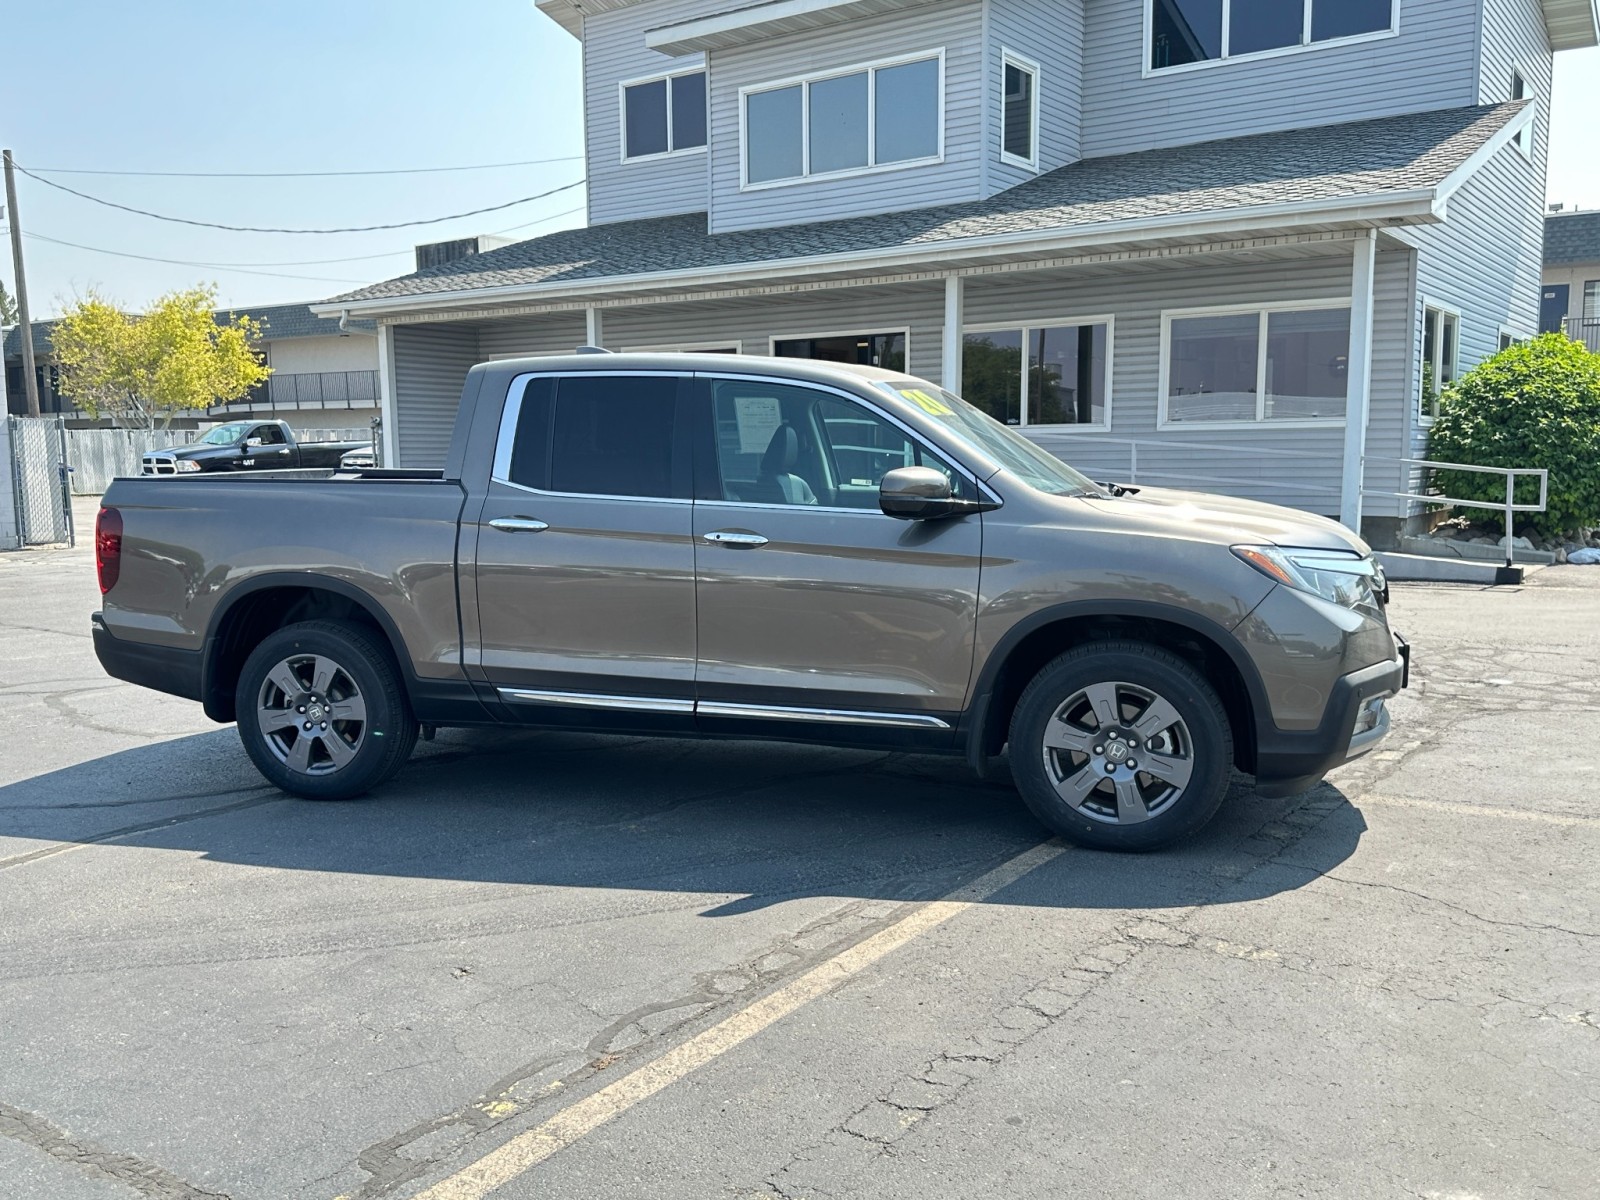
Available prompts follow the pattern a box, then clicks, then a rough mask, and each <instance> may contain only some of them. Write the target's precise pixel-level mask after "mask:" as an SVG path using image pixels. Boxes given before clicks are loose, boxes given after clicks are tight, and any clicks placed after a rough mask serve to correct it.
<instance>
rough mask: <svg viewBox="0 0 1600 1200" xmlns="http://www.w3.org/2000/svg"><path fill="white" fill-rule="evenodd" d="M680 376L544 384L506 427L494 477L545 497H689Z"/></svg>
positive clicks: (529, 392) (579, 378)
mask: <svg viewBox="0 0 1600 1200" xmlns="http://www.w3.org/2000/svg"><path fill="white" fill-rule="evenodd" d="M678 391H679V377H678V376H675V375H600V374H595V375H567V376H558V377H557V376H536V377H534V378H533V379H531V380H529V381H528V383H527V385H526V387H525V388H524V389H523V392H522V395H521V396H520V397H514V398H513V400H512V403H514V404H515V405H516V410H515V413H514V414H513V413H511V412H508V413H507V414H506V420H505V422H504V423H503V424H502V426H501V432H500V444H499V445H498V446H497V448H496V453H495V470H494V477H495V478H497V479H501V480H504V481H505V482H508V483H513V484H517V485H518V486H521V487H527V488H535V489H538V490H539V491H550V492H566V493H570V494H575V495H590V496H640V497H654V498H662V499H686V498H687V497H688V479H687V476H688V461H687V460H688V454H687V444H688V439H687V435H686V431H683V430H680V428H679V422H678V407H679V406H678Z"/></svg>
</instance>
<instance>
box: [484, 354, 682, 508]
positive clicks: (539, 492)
mask: <svg viewBox="0 0 1600 1200" xmlns="http://www.w3.org/2000/svg"><path fill="white" fill-rule="evenodd" d="M596 377H604V378H607V379H692V378H693V377H694V372H693V371H627V370H621V371H525V372H523V373H522V374H521V375H517V376H515V377H513V378H512V380H511V382H510V384H509V385H507V387H506V401H505V405H504V407H502V408H501V410H500V429H499V431H498V432H497V433H496V434H495V442H494V463H493V465H492V466H491V467H490V469H489V482H490V483H501V484H504V485H505V486H506V487H511V488H516V489H517V490H518V491H519V492H527V493H529V494H530V495H534V496H551V497H558V496H569V497H571V498H572V499H574V500H629V501H633V502H636V503H643V504H693V503H694V501H693V500H690V499H684V498H680V497H677V496H614V495H611V494H610V493H604V492H554V491H546V490H544V489H542V488H536V487H529V486H528V485H527V484H525V483H516V482H514V481H513V480H512V479H511V478H510V473H511V451H512V447H513V446H514V444H515V442H516V437H517V421H518V420H519V419H520V418H521V416H522V397H523V394H524V393H525V392H526V391H527V390H528V384H529V383H530V382H532V381H533V380H534V379H594V378H596Z"/></svg>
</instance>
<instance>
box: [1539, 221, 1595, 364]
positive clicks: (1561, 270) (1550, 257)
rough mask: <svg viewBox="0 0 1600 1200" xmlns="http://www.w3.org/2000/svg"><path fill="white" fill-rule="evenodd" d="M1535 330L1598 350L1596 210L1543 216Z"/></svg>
mask: <svg viewBox="0 0 1600 1200" xmlns="http://www.w3.org/2000/svg"><path fill="white" fill-rule="evenodd" d="M1539 330H1540V332H1541V333H1554V332H1558V331H1559V332H1562V333H1565V334H1566V335H1567V336H1568V337H1571V338H1576V339H1577V340H1578V341H1580V342H1582V343H1583V344H1584V345H1586V346H1588V347H1589V349H1591V350H1593V351H1595V352H1596V353H1600V209H1589V210H1586V211H1574V212H1553V213H1551V214H1550V215H1549V216H1548V217H1546V218H1545V222H1544V294H1543V296H1542V298H1541V303H1540V308H1539Z"/></svg>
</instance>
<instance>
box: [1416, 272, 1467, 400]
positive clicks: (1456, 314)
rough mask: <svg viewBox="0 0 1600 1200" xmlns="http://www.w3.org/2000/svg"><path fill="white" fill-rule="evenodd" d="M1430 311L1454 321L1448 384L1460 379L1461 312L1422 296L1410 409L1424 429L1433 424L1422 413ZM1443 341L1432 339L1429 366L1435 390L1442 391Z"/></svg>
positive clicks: (1453, 306) (1441, 302)
mask: <svg viewBox="0 0 1600 1200" xmlns="http://www.w3.org/2000/svg"><path fill="white" fill-rule="evenodd" d="M1430 309H1431V310H1432V311H1434V312H1437V313H1442V314H1444V315H1445V316H1447V317H1451V318H1453V319H1454V320H1455V323H1456V336H1455V341H1454V344H1453V345H1452V347H1451V349H1452V350H1453V351H1454V357H1453V361H1452V362H1451V364H1450V382H1451V383H1454V382H1455V381H1456V380H1457V379H1459V378H1460V377H1461V310H1460V309H1459V308H1457V307H1456V306H1455V305H1453V304H1446V303H1444V302H1443V301H1442V300H1434V299H1432V298H1431V297H1429V296H1423V297H1422V305H1421V310H1422V323H1421V324H1420V325H1419V326H1418V327H1417V392H1416V400H1417V402H1416V404H1415V405H1414V406H1413V407H1412V412H1414V413H1415V414H1416V418H1417V424H1418V425H1420V426H1422V427H1423V428H1424V429H1426V428H1427V427H1428V426H1430V425H1432V424H1433V422H1434V415H1433V414H1432V413H1431V412H1423V411H1422V399H1423V396H1422V352H1423V348H1424V347H1425V346H1427V344H1428V312H1429V310H1430ZM1443 340H1444V339H1443V338H1435V339H1434V343H1433V362H1432V363H1431V364H1429V365H1431V366H1432V367H1433V382H1434V387H1435V389H1436V390H1438V389H1442V385H1441V384H1440V383H1439V375H1440V371H1439V367H1440V365H1441V364H1442V362H1443V359H1442V357H1441V354H1442V350H1443V348H1442V347H1441V346H1440V342H1442V341H1443Z"/></svg>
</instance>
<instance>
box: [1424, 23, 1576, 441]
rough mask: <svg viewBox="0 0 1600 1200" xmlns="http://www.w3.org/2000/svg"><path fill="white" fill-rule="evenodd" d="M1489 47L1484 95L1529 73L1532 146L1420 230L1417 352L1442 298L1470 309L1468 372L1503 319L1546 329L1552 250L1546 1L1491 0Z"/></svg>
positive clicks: (1492, 168)
mask: <svg viewBox="0 0 1600 1200" xmlns="http://www.w3.org/2000/svg"><path fill="white" fill-rule="evenodd" d="M1483 47H1484V51H1483V65H1482V78H1481V87H1482V93H1481V95H1482V99H1483V100H1485V101H1501V100H1506V99H1508V98H1509V97H1510V94H1511V72H1512V70H1513V68H1515V69H1518V70H1520V71H1522V73H1523V76H1524V78H1526V80H1527V82H1528V94H1529V96H1530V98H1531V99H1532V100H1533V101H1534V105H1535V112H1534V120H1533V129H1532V134H1533V141H1532V155H1531V157H1525V156H1524V155H1523V154H1522V153H1521V152H1520V151H1519V150H1517V149H1516V147H1514V146H1506V147H1505V148H1504V149H1502V150H1501V151H1500V152H1499V153H1498V154H1496V155H1495V156H1494V157H1493V158H1492V159H1491V160H1490V161H1489V162H1488V163H1487V164H1486V165H1485V166H1484V168H1483V169H1482V170H1481V171H1479V172H1478V174H1477V175H1475V176H1474V177H1473V178H1472V179H1471V180H1469V181H1468V182H1467V183H1466V184H1465V185H1463V186H1462V187H1461V189H1460V190H1459V191H1457V192H1456V194H1455V195H1454V196H1452V197H1451V199H1450V201H1449V206H1448V210H1447V216H1446V219H1445V221H1444V222H1443V223H1442V224H1439V225H1428V226H1421V227H1419V228H1417V229H1416V230H1414V231H1413V237H1414V239H1415V240H1416V242H1417V244H1418V247H1419V252H1418V258H1417V293H1418V298H1417V301H1416V303H1415V305H1414V310H1413V312H1412V314H1411V320H1410V326H1411V340H1412V348H1411V358H1412V360H1413V361H1414V362H1420V360H1421V355H1422V310H1423V302H1424V301H1425V300H1429V301H1433V302H1436V303H1439V304H1442V305H1444V306H1446V307H1448V308H1454V309H1457V310H1458V311H1459V312H1460V313H1461V358H1460V363H1459V366H1460V370H1461V371H1467V370H1470V369H1471V368H1472V367H1473V366H1475V365H1476V364H1477V363H1479V362H1481V361H1482V360H1483V359H1485V358H1488V357H1489V356H1490V355H1492V354H1494V353H1495V351H1496V350H1497V349H1498V348H1499V339H1500V329H1501V327H1502V326H1506V327H1508V328H1510V329H1511V330H1512V331H1514V332H1516V333H1518V334H1523V335H1526V334H1532V333H1535V332H1537V330H1538V328H1539V293H1540V290H1541V267H1542V263H1543V257H1544V194H1545V168H1546V160H1547V156H1546V145H1547V142H1548V137H1549V129H1550V77H1551V69H1552V54H1551V50H1550V43H1549V39H1548V37H1547V36H1546V33H1545V26H1544V17H1543V13H1542V11H1541V8H1540V5H1539V3H1538V0H1486V3H1485V5H1484V13H1483ZM1412 376H1413V377H1412V379H1411V381H1410V395H1409V408H1410V410H1411V414H1412V415H1411V417H1410V424H1411V445H1412V449H1413V451H1414V453H1413V455H1412V457H1422V456H1423V455H1424V453H1425V451H1426V447H1427V429H1426V427H1425V426H1424V425H1423V424H1422V423H1421V421H1420V419H1419V418H1418V416H1417V415H1416V411H1417V403H1418V396H1419V391H1420V388H1421V379H1420V372H1417V371H1413V373H1412ZM1528 465H1529V466H1538V465H1539V464H1538V463H1529V464H1528Z"/></svg>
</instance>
